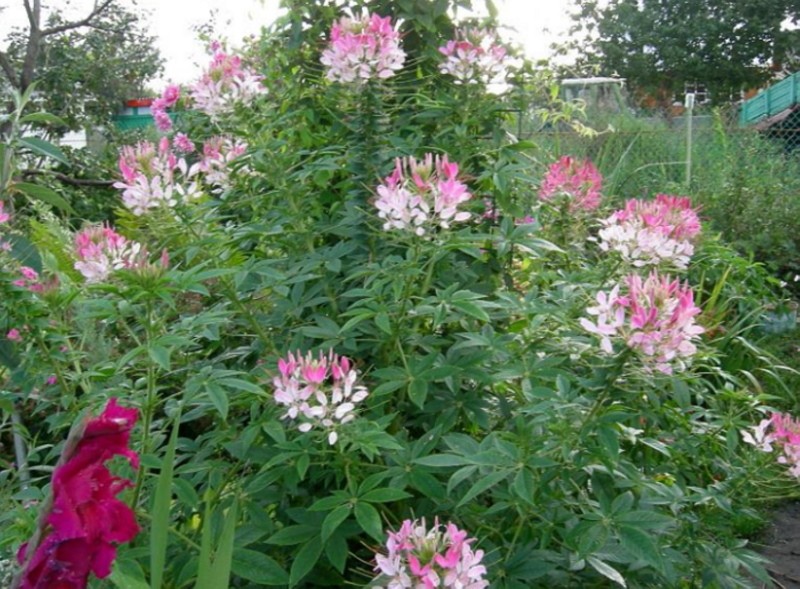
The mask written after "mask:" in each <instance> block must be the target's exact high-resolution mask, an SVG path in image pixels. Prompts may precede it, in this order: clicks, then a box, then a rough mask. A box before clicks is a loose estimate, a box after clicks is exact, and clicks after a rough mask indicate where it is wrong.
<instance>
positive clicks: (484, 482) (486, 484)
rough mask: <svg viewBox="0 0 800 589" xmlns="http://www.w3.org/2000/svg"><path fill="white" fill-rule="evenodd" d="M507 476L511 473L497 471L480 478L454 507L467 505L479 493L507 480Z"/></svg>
mask: <svg viewBox="0 0 800 589" xmlns="http://www.w3.org/2000/svg"><path fill="white" fill-rule="evenodd" d="M509 474H511V473H510V471H508V470H498V471H495V472H493V473H491V474H489V475H487V476H485V477H483V478H481V479H480V480H479V481H478V482H477V483H475V484H474V485H472V488H471V489H470V490H469V491H467V492H466V493H465V494H464V496H463V497H462V498H461V501H459V502H458V505H456V507H461V506H462V505H464V504H466V503H469V502H470V501H472V500H473V499H474V498H475V497H477V496H478V495H480V494H481V493H483V492H485V491H488V490H489V489H491V488H492V487H494V486H495V485H496V484H497V483H499V482H500V481H502V480H503V479H505V478H507V477H508V475H509Z"/></svg>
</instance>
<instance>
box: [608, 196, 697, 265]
mask: <svg viewBox="0 0 800 589" xmlns="http://www.w3.org/2000/svg"><path fill="white" fill-rule="evenodd" d="M603 225H604V227H603V229H601V230H600V248H601V249H602V250H603V251H615V252H618V253H619V254H620V255H621V257H622V259H623V260H625V261H626V262H628V263H631V264H633V265H634V266H637V267H641V266H667V267H674V268H678V269H684V268H686V267H687V266H688V264H689V259H690V258H691V256H692V254H694V242H695V241H696V238H697V236H698V235H699V234H700V219H699V217H698V216H697V211H695V210H694V209H693V208H692V203H691V201H690V200H689V198H688V197H684V196H671V195H668V194H659V195H656V198H655V199H654V200H638V199H631V200H629V201H628V202H627V203H626V204H625V208H624V209H622V210H620V211H617V212H615V213H614V214H613V215H611V216H610V217H609V218H608V219H605V220H604V221H603Z"/></svg>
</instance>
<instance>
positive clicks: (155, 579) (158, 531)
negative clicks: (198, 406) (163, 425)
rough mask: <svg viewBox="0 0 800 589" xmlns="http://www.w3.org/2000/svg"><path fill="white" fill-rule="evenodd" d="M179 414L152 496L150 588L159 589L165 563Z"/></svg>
mask: <svg viewBox="0 0 800 589" xmlns="http://www.w3.org/2000/svg"><path fill="white" fill-rule="evenodd" d="M180 419H181V416H180V412H178V414H177V415H176V416H175V419H174V421H173V423H172V433H171V434H170V437H169V442H168V443H167V449H166V451H165V452H164V458H163V459H162V461H161V472H160V473H159V474H158V481H157V482H156V491H155V495H154V496H153V510H152V514H153V523H152V527H151V529H150V587H151V588H152V589H160V588H161V585H162V580H163V578H164V568H165V565H166V562H167V544H168V540H169V539H168V533H169V522H170V515H169V511H170V505H171V504H172V478H173V469H174V465H175V448H176V447H177V445H178V429H179V427H180Z"/></svg>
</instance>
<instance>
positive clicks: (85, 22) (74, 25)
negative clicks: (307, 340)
mask: <svg viewBox="0 0 800 589" xmlns="http://www.w3.org/2000/svg"><path fill="white" fill-rule="evenodd" d="M25 1H26V2H27V1H28V0H25ZM113 1H114V0H103V2H101V3H100V4H99V5H98V4H97V3H95V6H94V8H92V11H91V12H90V13H89V14H88V15H87V16H86V18H83V19H81V20H75V21H72V22H66V23H63V24H60V25H56V26H54V27H49V28H47V29H45V30H43V31H42V37H48V36H50V35H55V34H57V33H63V32H64V31H70V30H72V29H79V28H81V27H88V26H90V25H91V24H92V20H93V19H94V18H96V17H98V16H100V15H101V14H102V13H103V12H105V10H106V8H108V7H109V6H110V5H111V3H112V2H113Z"/></svg>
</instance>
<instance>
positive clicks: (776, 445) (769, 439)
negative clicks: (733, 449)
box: [741, 413, 800, 479]
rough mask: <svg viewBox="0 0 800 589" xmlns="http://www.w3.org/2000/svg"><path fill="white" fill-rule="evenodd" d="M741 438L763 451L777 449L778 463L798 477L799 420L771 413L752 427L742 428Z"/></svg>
mask: <svg viewBox="0 0 800 589" xmlns="http://www.w3.org/2000/svg"><path fill="white" fill-rule="evenodd" d="M741 434H742V439H744V441H745V442H747V443H748V444H752V445H753V446H755V447H756V448H758V449H759V450H761V451H763V452H773V451H774V450H776V449H777V450H778V458H777V460H778V463H779V464H785V465H788V466H789V474H790V475H792V476H793V477H796V478H798V479H800V421H798V420H797V419H794V418H793V417H792V416H791V415H786V414H783V413H773V414H772V416H771V417H770V418H769V419H764V420H762V421H761V422H760V423H759V424H758V425H757V426H755V427H753V431H752V433H751V432H749V431H747V430H742V432H741Z"/></svg>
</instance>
